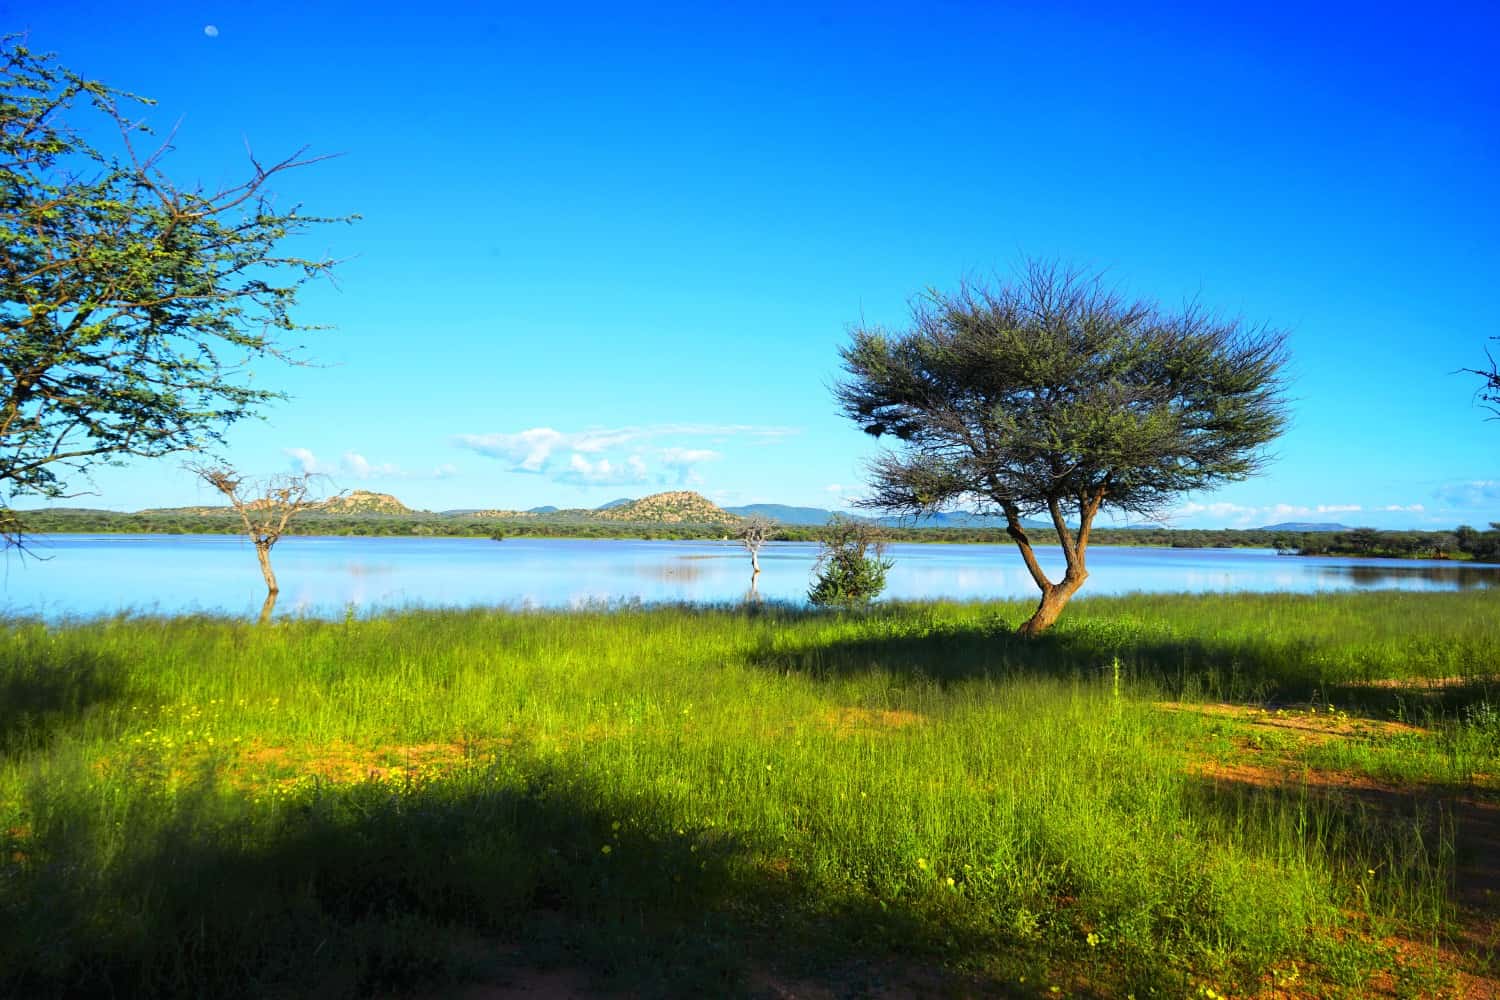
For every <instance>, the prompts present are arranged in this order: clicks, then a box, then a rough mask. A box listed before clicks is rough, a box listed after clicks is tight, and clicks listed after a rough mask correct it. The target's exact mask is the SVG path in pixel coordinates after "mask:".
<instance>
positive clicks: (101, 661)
mask: <svg viewBox="0 0 1500 1000" xmlns="http://www.w3.org/2000/svg"><path fill="white" fill-rule="evenodd" d="M122 677H123V670H122V667H121V665H120V664H119V663H118V662H117V661H115V660H113V659H111V658H109V657H106V656H102V655H100V654H97V653H94V652H91V651H88V650H84V649H78V648H73V649H68V650H66V651H64V652H61V653H48V654H46V655H41V656H37V655H30V654H28V653H25V652H23V653H19V654H17V657H16V658H15V659H8V660H6V659H0V756H11V755H15V754H18V753H21V752H22V751H24V750H27V749H29V748H34V747H38V746H41V745H44V744H46V743H47V742H49V741H50V740H51V739H52V737H53V736H54V735H55V734H56V733H57V732H59V731H60V730H63V729H65V728H67V727H69V726H71V725H74V724H76V723H77V722H79V721H81V720H82V719H83V718H84V717H86V716H87V715H88V713H89V712H90V711H92V710H93V709H95V708H96V707H99V706H102V705H108V704H110V703H113V702H115V701H118V700H119V699H120V698H121V697H122V695H123V693H124V684H123V681H122Z"/></svg>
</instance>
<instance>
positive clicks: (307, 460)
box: [281, 448, 338, 476]
mask: <svg viewBox="0 0 1500 1000" xmlns="http://www.w3.org/2000/svg"><path fill="white" fill-rule="evenodd" d="M281 453H282V454H283V455H286V456H287V457H288V458H290V459H291V460H292V464H294V465H296V466H297V468H298V469H299V470H300V471H301V472H303V473H304V474H305V475H309V476H327V475H332V474H333V473H335V472H337V471H338V467H337V466H329V465H325V464H324V463H323V462H320V461H319V460H318V456H317V455H314V454H313V453H312V452H311V451H309V450H308V449H306V448H283V449H282V452H281Z"/></svg>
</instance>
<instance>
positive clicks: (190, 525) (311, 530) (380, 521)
mask: <svg viewBox="0 0 1500 1000" xmlns="http://www.w3.org/2000/svg"><path fill="white" fill-rule="evenodd" d="M17 513H18V514H19V515H20V518H21V524H22V527H23V530H24V531H26V532H28V533H35V534H46V533H50V532H77V533H125V534H143V535H150V534H160V535H233V534H238V533H239V532H240V531H241V530H242V529H241V525H240V522H239V519H238V518H236V517H234V516H233V515H230V514H193V513H178V512H164V513H159V514H156V513H151V514H120V513H115V512H112V511H102V510H87V509H81V508H55V509H51V510H28V511H18V512H17ZM820 530H821V529H820V528H818V527H817V526H813V525H782V526H781V527H780V528H778V529H777V531H776V534H775V536H774V538H775V540H776V541H784V542H811V541H816V540H817V539H818V535H819V531H820ZM881 531H882V533H883V535H884V536H885V537H886V538H887V539H889V540H890V541H895V542H949V543H989V544H1003V543H1005V542H1007V541H1009V539H1008V538H1007V536H1006V534H1005V530H1004V529H1003V528H910V527H891V528H882V529H881ZM288 534H293V535H371V536H386V537H389V536H417V537H421V536H447V537H455V538H494V539H499V540H503V539H505V538H638V539H659V540H673V539H676V540H708V539H724V538H731V537H733V529H732V528H727V527H725V526H724V525H722V524H662V523H632V522H628V521H577V520H568V521H546V520H540V519H527V520H524V521H513V520H505V519H499V518H486V517H474V516H472V515H466V514H425V513H422V514H323V513H316V512H308V513H305V514H301V515H299V516H298V517H297V518H296V519H295V520H293V521H292V524H291V526H290V530H289V531H288ZM1027 534H1028V535H1030V537H1031V540H1032V541H1033V542H1034V543H1037V544H1041V545H1046V544H1055V543H1056V541H1057V536H1056V534H1055V533H1054V532H1053V531H1052V530H1051V529H1048V528H1041V527H1037V528H1029V529H1028V530H1027ZM1092 542H1093V544H1095V545H1133V546H1157V547H1162V548H1178V549H1208V548H1219V549H1229V548H1259V549H1276V550H1277V551H1279V552H1285V553H1288V554H1297V555H1337V556H1385V557H1392V558H1402V559H1411V558H1420V559H1472V560H1475V561H1478V562H1500V523H1495V524H1491V525H1490V528H1489V530H1487V531H1480V530H1476V529H1474V528H1471V527H1468V526H1464V527H1460V528H1458V529H1457V530H1455V531H1377V530H1375V529H1374V528H1356V529H1353V530H1350V531H1262V530H1258V529H1252V530H1243V529H1234V528H1228V529H1218V530H1204V529H1199V528H1189V529H1180V530H1179V529H1171V528H1101V529H1098V530H1096V531H1095V532H1094V533H1093V538H1092Z"/></svg>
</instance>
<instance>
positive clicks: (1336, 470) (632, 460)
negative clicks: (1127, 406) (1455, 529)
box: [0, 2, 1500, 527]
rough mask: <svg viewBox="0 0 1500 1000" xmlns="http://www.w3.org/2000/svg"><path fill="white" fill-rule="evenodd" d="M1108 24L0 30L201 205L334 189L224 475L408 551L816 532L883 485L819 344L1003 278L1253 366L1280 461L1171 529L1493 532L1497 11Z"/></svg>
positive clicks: (183, 490)
mask: <svg viewBox="0 0 1500 1000" xmlns="http://www.w3.org/2000/svg"><path fill="white" fill-rule="evenodd" d="M1147 6H1148V5H1119V4H1108V5H1103V4H1101V5H1097V6H1093V5H1084V4H1069V5H1043V4H1036V5H1022V6H1006V5H998V4H975V5H969V4H958V3H926V4H921V5H915V4H914V5H909V6H895V5H892V6H881V5H872V4H860V5H849V6H820V7H813V6H807V5H798V6H788V7H776V6H772V5H713V4H694V5H683V6H667V5H616V6H600V7H594V6H589V5H575V6H570V7H566V8H563V7H560V6H559V7H551V6H550V5H526V6H509V5H505V4H491V5H478V4H475V5H472V6H471V5H465V4H445V5H430V6H428V7H424V6H421V5H410V4H402V5H394V4H393V5H388V6H384V7H383V6H382V5H380V4H378V3H360V4H341V3H325V2H318V3H307V2H303V3H299V4H282V3H275V2H271V3H259V4H254V5H251V4H243V3H233V4H230V3H170V2H161V3H153V4H150V5H137V4H117V3H109V4H105V3H81V2H69V3H61V4H53V5H50V7H48V8H45V9H44V7H43V5H40V4H36V3H31V2H26V3H20V4H17V3H14V2H0V20H3V23H4V25H5V27H6V28H7V29H9V30H23V29H24V30H27V31H29V33H30V45H31V46H32V47H33V48H35V49H39V50H51V51H55V52H57V53H58V55H59V56H60V57H61V60H62V62H63V63H64V64H65V65H68V66H70V67H72V68H74V69H77V70H79V71H81V72H83V73H85V74H87V75H90V76H93V77H95V78H98V79H101V80H103V81H105V82H108V83H110V84H112V85H114V86H118V87H121V88H124V89H129V90H132V91H135V92H137V93H141V94H145V95H149V96H151V97H154V98H156V100H157V101H158V102H159V103H158V106H157V107H156V109H154V111H153V112H152V116H151V121H152V123H153V124H155V125H157V126H158V127H161V128H168V127H170V126H171V125H172V124H173V123H174V122H176V121H178V120H179V119H180V120H181V125H180V128H179V131H178V134H177V142H176V146H177V151H176V152H175V153H174V154H173V155H172V156H171V157H170V158H169V159H168V161H167V164H166V166H167V169H168V172H169V173H170V174H171V175H172V176H174V178H176V179H178V180H181V181H195V180H201V181H203V182H204V183H206V184H209V185H216V184H220V183H223V182H226V181H233V180H237V179H240V178H241V177H242V175H243V173H244V169H245V158H244V157H245V154H244V145H245V143H246V142H249V143H250V144H251V145H252V147H253V148H254V150H255V151H256V153H257V154H258V155H260V156H262V157H265V158H270V157H274V156H277V155H284V154H286V153H289V152H291V151H293V150H295V149H297V148H298V147H301V146H303V145H310V146H311V148H312V151H313V152H329V153H340V154H342V155H341V156H340V157H339V158H338V159H335V160H332V161H328V162H325V163H322V164H319V165H317V166H314V167H310V168H308V169H306V170H303V171H298V172H295V173H293V174H289V175H285V176H284V177H283V178H282V179H281V180H280V182H279V183H278V185H277V190H278V193H279V195H280V196H281V197H283V198H284V199H285V200H286V201H288V202H291V201H297V202H301V203H302V204H303V205H304V206H305V209H306V210H307V211H310V212H315V213H320V214H328V215H337V214H343V213H359V214H360V215H361V216H363V221H361V222H360V223H358V224H357V225H355V226H351V227H329V228H327V229H324V230H320V231H319V232H318V233H317V234H316V236H315V237H314V238H313V242H312V245H310V246H309V247H306V249H309V250H311V251H314V252H319V251H326V252H329V253H332V254H334V255H336V256H338V257H341V258H345V263H344V264H343V265H342V266H341V267H340V268H339V272H338V283H337V287H334V286H331V285H320V286H317V287H314V288H312V289H310V290H309V292H308V293H307V294H306V295H305V297H304V300H303V308H302V311H301V318H303V319H304V320H305V321H307V322H309V323H328V324H333V325H334V326H335V327H336V329H334V330H331V331H327V332H321V333H317V334H313V335H310V336H309V338H308V340H307V345H308V349H309V353H310V355H311V356H312V357H314V358H316V359H317V360H318V361H319V362H320V364H321V366H320V367H315V368H294V369H277V368H274V367H271V366H266V367H265V368H264V370H263V371H258V372H257V376H258V377H259V378H261V379H263V380H264V382H265V384H267V385H274V386H276V387H280V388H284V389H286V390H287V391H288V392H290V393H291V394H292V396H293V397H294V398H293V399H291V400H290V401H288V402H285V403H281V404H278V405H276V406H275V407H273V408H271V409H270V410H268V411H267V413H266V419H264V420H262V421H255V422H248V423H244V424H240V425H237V426H235V427H234V428H233V429H232V431H231V433H230V434H229V438H228V446H227V448H226V449H225V455H226V456H227V457H228V458H229V459H230V460H231V461H233V462H234V463H235V464H236V465H238V466H239V467H240V468H242V469H244V470H246V471H251V472H272V471H280V470H283V469H288V468H294V467H297V468H313V469H318V470H323V471H327V472H329V473H330V474H331V476H332V479H333V481H334V482H335V483H336V485H337V486H339V487H343V488H363V489H374V490H380V491H386V492H392V493H395V494H396V495H397V496H399V497H401V498H402V499H403V500H405V501H406V502H407V503H409V504H411V505H413V506H417V507H424V508H430V509H446V508H456V507H506V508H525V507H530V506H534V505H539V504H548V503H550V504H557V505H560V506H593V505H596V504H599V503H602V502H604V501H607V500H610V499H613V498H615V497H619V496H639V495H643V494H645V493H648V492H655V491H657V490H660V489H668V488H692V489H697V490H699V491H701V492H703V493H704V494H706V495H707V496H709V497H711V498H713V499H715V500H717V501H719V502H721V503H725V504H738V503H749V502H757V501H774V502H782V503H794V504H810V505H817V506H838V505H840V504H841V503H842V502H843V500H844V499H845V498H847V497H851V496H857V495H858V494H859V493H860V491H861V483H862V482H863V471H862V470H863V466H864V463H865V461H867V460H868V458H869V457H870V456H871V455H872V454H873V453H874V452H875V450H876V448H877V447H878V445H877V444H876V443H875V442H874V441H872V440H871V439H869V438H866V437H865V436H863V435H862V434H860V433H858V432H857V431H856V430H855V429H854V428H853V427H852V426H849V425H847V424H846V423H845V422H844V421H843V420H842V419H841V418H840V417H838V416H837V415H836V413H835V412H834V407H833V405H832V401H831V398H830V394H829V392H828V384H829V382H830V381H831V380H832V379H833V378H834V377H835V376H836V374H837V354H836V351H837V347H838V345H839V344H840V343H841V342H842V341H843V340H844V339H845V338H846V335H847V333H846V331H847V329H848V327H849V325H850V324H851V323H852V322H854V321H856V320H859V319H861V318H863V319H864V320H865V321H869V322H879V323H886V324H899V323H900V322H901V320H902V318H903V316H904V315H905V314H906V308H907V301H908V299H909V298H910V296H911V295H913V294H914V293H916V292H919V291H920V290H921V289H923V288H925V287H928V286H941V287H951V286H953V285H954V284H956V283H957V282H958V281H959V280H960V279H961V278H963V277H965V276H978V277H985V276H987V275H992V274H996V273H1000V274H1003V273H1005V272H1007V271H1008V270H1009V269H1010V268H1011V267H1012V266H1013V265H1014V264H1015V263H1016V262H1017V260H1018V259H1019V258H1020V257H1021V256H1022V255H1033V256H1042V257H1057V258H1062V259H1065V260H1068V261H1072V262H1076V263H1079V264H1083V265H1086V266H1090V267H1095V268H1098V269H1101V270H1105V271H1107V273H1108V274H1109V275H1110V276H1111V277H1112V278H1113V279H1115V280H1117V281H1118V282H1119V283H1120V285H1121V286H1122V287H1123V288H1125V289H1126V290H1128V291H1130V292H1132V293H1136V294H1139V295H1142V296H1147V297H1151V298H1156V299H1159V300H1162V301H1164V302H1166V303H1169V304H1175V303H1178V302H1180V301H1182V300H1184V299H1185V298H1188V297H1191V296H1197V297H1198V298H1200V299H1201V300H1202V301H1203V302H1205V303H1207V304H1209V305H1212V306H1214V307H1216V308H1218V309H1221V310H1224V311H1226V312H1229V313H1233V314H1240V315H1242V316H1244V317H1245V318H1246V319H1248V320H1250V321H1252V322H1257V323H1260V322H1264V323H1269V324H1271V325H1273V326H1276V327H1281V328H1284V329H1286V330H1288V331H1289V332H1290V338H1291V339H1290V348H1291V353H1292V357H1293V362H1292V372H1291V374H1292V376H1293V381H1292V387H1291V394H1292V396H1293V398H1294V403H1293V425H1292V427H1291V429H1290V430H1289V432H1288V433H1287V434H1286V435H1285V437H1284V438H1283V439H1282V440H1281V441H1280V442H1279V443H1278V444H1277V446H1276V448H1275V453H1276V456H1277V457H1276V460H1275V461H1274V462H1273V463H1272V464H1271V466H1270V467H1269V469H1268V471H1267V472H1266V473H1265V474H1264V475H1263V476H1261V477H1259V478H1257V479H1254V480H1252V481H1249V482H1246V483H1242V484H1236V485H1233V486H1229V487H1225V488H1224V489H1221V490H1219V491H1217V492H1215V493H1213V494H1209V495H1202V496H1194V497H1187V498H1184V501H1183V505H1182V506H1181V508H1180V509H1179V511H1178V513H1177V515H1176V517H1175V520H1174V523H1176V524H1178V525H1181V526H1231V525H1254V524H1263V523H1267V522H1271V521H1281V520H1322V521H1334V520H1337V521H1342V522H1344V523H1350V524H1372V525H1379V526H1392V527H1394V526H1433V525H1443V526H1452V525H1455V524H1457V523H1460V522H1464V523H1471V524H1483V523H1485V522H1487V521H1490V520H1500V422H1487V421H1486V419H1485V417H1486V415H1487V414H1486V413H1485V411H1484V410H1483V409H1481V408H1479V407H1478V406H1476V405H1475V401H1474V397H1473V389H1474V388H1475V385H1476V380H1474V379H1473V378H1471V377H1465V376H1459V375H1454V374H1452V373H1453V372H1454V371H1455V370H1456V369H1459V368H1463V367H1473V366H1477V365H1478V364H1479V363H1480V362H1481V361H1483V359H1484V348H1485V345H1486V343H1487V340H1486V338H1487V337H1488V336H1491V335H1495V334H1500V323H1497V322H1496V316H1495V312H1496V311H1495V305H1494V301H1495V291H1496V289H1497V287H1500V285H1497V278H1496V275H1497V274H1500V242H1497V240H1496V238H1495V234H1496V233H1497V232H1500V199H1497V198H1496V197H1495V190H1494V188H1495V181H1496V179H1497V178H1500V128H1497V126H1500V121H1497V118H1500V110H1497V109H1500V83H1497V79H1500V77H1497V75H1496V74H1495V72H1494V67H1495V66H1496V65H1497V64H1500V13H1497V9H1496V7H1495V6H1494V5H1493V4H1472V5H1445V4H1441V3H1436V4H1426V5H1418V6H1412V5H1406V6H1403V7H1401V8H1390V9H1382V8H1380V7H1379V6H1372V5H1370V4H1361V5H1358V6H1355V5H1348V6H1335V5H1317V6H1318V10H1317V12H1312V11H1311V7H1312V5H1300V4H1299V5H1286V6H1282V7H1277V6H1274V5H1249V6H1247V7H1246V8H1245V9H1244V10H1243V11H1239V12H1230V11H1218V10H1216V11H1205V10H1202V9H1197V6H1187V5H1184V6H1182V7H1179V8H1171V7H1167V6H1154V5H1152V6H1153V9H1151V10H1147V9H1146V8H1147ZM1199 6H1205V7H1208V6H1212V7H1218V6H1221V5H1199ZM1224 6H1227V5H1224ZM544 7H546V8H547V9H543V8H544ZM209 25H213V26H214V27H215V29H216V34H212V35H211V34H210V33H208V32H206V31H205V28H206V27H207V26H209ZM103 138H105V137H104V136H102V135H101V139H103ZM94 488H95V490H96V491H97V493H96V495H94V496H91V497H81V498H79V499H77V500H75V501H72V502H74V503H86V504H89V505H96V506H107V507H113V508H118V509H135V508H138V507H143V506H155V505H168V504H180V503H195V502H208V501H209V500H210V499H211V498H210V496H209V495H208V493H207V492H206V490H205V489H203V488H200V487H199V486H197V485H196V484H195V483H194V482H193V481H192V479H191V477H189V476H188V475H187V474H185V473H182V472H181V471H180V470H178V468H177V467H176V463H175V462H173V461H172V460H167V461H164V462H163V461H159V462H151V463H144V462H143V463H138V464H135V465H132V466H129V467H127V468H122V469H110V470H104V471H101V472H100V473H98V474H97V475H96V476H95V477H94Z"/></svg>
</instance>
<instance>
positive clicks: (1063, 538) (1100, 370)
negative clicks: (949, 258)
mask: <svg viewBox="0 0 1500 1000" xmlns="http://www.w3.org/2000/svg"><path fill="white" fill-rule="evenodd" d="M1282 343H1283V338H1282V336H1281V335H1279V334H1275V333H1271V332H1268V331H1264V330H1258V331H1257V330H1247V329H1245V328H1244V327H1243V326H1242V325H1241V324H1240V323H1239V322H1237V321H1232V320H1231V321H1225V320H1221V319H1218V318H1216V317H1214V316H1213V315H1211V314H1209V313H1208V312H1207V311H1205V310H1203V309H1201V308H1199V307H1197V306H1189V307H1187V308H1185V309H1183V310H1181V311H1179V312H1175V313H1171V312H1167V311H1164V310H1163V309H1161V308H1160V307H1159V306H1157V305H1155V304H1154V303H1149V302H1144V301H1127V300H1126V299H1124V298H1122V297H1121V296H1119V295H1118V294H1116V293H1115V292H1113V291H1110V290H1108V289H1106V288H1105V287H1104V285H1103V283H1102V279H1101V278H1100V277H1098V276H1092V277H1091V276H1088V275H1085V274H1083V273H1082V272H1079V271H1075V270H1066V269H1063V268H1060V267H1058V266H1056V265H1051V264H1044V263H1039V262H1035V261H1033V262H1029V263H1028V264H1027V266H1026V267H1025V268H1024V269H1023V271H1022V272H1021V274H1020V276H1019V277H1018V279H1017V280H1016V281H1015V282H1013V283H1012V284H1009V285H1005V286H1003V287H1001V288H999V289H995V290H991V289H988V288H985V287H982V286H965V287H963V288H961V289H960V290H959V291H958V292H957V293H956V294H951V295H950V294H945V293H942V292H939V291H936V290H932V291H929V292H928V293H927V294H926V295H925V296H924V297H922V298H920V299H919V300H917V302H916V303H915V304H914V306H913V309H912V318H911V326H910V327H909V328H908V329H906V330H903V331H900V332H896V333H891V332H888V331H886V330H884V329H881V328H879V327H859V328H856V329H855V330H854V331H853V335H852V338H851V341H850V343H849V344H847V345H846V346H845V347H844V348H843V349H842V350H841V352H840V353H841V354H842V356H843V360H844V370H845V372H846V374H847V378H846V379H845V381H843V382H842V383H840V384H839V385H838V386H837V387H836V389H835V392H836V395H837V398H838V402H839V405H840V407H841V408H842V409H843V411H844V413H845V415H846V416H848V417H849V418H850V419H852V420H854V421H855V422H856V423H857V424H858V425H859V426H860V427H862V428H863V429H864V430H865V431H866V432H868V433H870V434H872V435H874V436H876V437H882V436H887V435H889V436H890V437H893V438H895V439H896V440H897V441H898V442H900V451H899V452H889V453H887V454H885V455H883V456H881V457H880V458H879V459H877V460H876V462H875V465H874V473H875V482H874V484H873V486H874V489H873V492H872V495H871V498H870V499H869V500H868V501H867V502H866V504H865V506H868V507H874V508H878V509H883V510H891V511H898V512H903V513H913V514H925V513H930V512H933V511H938V510H941V509H944V508H948V507H953V506H955V505H958V504H964V505H967V506H971V507H977V508H979V509H980V511H981V512H983V513H990V512H996V513H1000V514H1003V515H1004V517H1005V519H1006V523H1007V532H1008V534H1009V535H1010V537H1011V538H1012V539H1013V540H1014V541H1015V542H1016V545H1017V547H1018V548H1019V549H1020V551H1021V555H1022V558H1023V559H1024V560H1025V562H1026V566H1027V569H1028V571H1029V572H1030V574H1031V577H1032V579H1033V581H1034V582H1035V583H1036V585H1037V588H1038V589H1039V590H1041V592H1042V603H1041V605H1040V606H1039V607H1038V609H1037V614H1036V615H1035V616H1034V617H1033V619H1032V620H1031V621H1030V622H1028V623H1027V624H1026V625H1025V626H1023V627H1024V628H1025V629H1026V630H1027V631H1028V632H1029V633H1032V634H1035V633H1037V632H1040V631H1042V630H1043V629H1045V628H1047V627H1048V626H1049V625H1050V624H1051V622H1052V621H1053V620H1055V618H1056V617H1057V615H1058V613H1059V612H1060V611H1061V609H1062V606H1063V605H1064V604H1065V603H1066V602H1067V601H1068V599H1069V598H1070V597H1071V596H1072V595H1073V594H1074V593H1075V592H1076V591H1077V590H1078V588H1079V587H1081V586H1082V585H1083V581H1084V580H1085V579H1086V578H1087V576H1088V573H1087V570H1086V568H1085V562H1086V560H1085V553H1086V550H1087V547H1088V539H1089V533H1090V531H1091V529H1092V526H1093V521H1094V517H1095V515H1097V514H1098V512H1099V510H1100V509H1102V508H1104V507H1112V508H1115V509H1117V510H1122V511H1126V512H1130V513H1134V514H1137V515H1159V514H1160V513H1161V512H1162V511H1163V510H1164V509H1165V508H1166V507H1167V506H1168V504H1169V501H1170V500H1171V499H1172V498H1174V497H1176V496H1178V495H1180V494H1182V493H1183V492H1185V491H1189V490H1197V489H1204V488H1208V487H1212V486H1215V485H1217V484H1219V483H1223V482H1228V481H1232V480H1237V479H1243V478H1245V477H1246V476H1248V475H1250V474H1251V473H1252V472H1254V471H1256V469H1257V468H1259V466H1260V463H1261V461H1262V456H1261V448H1262V447H1263V446H1264V445H1266V444H1267V443H1269V442H1270V441H1271V440H1272V439H1274V438H1275V437H1276V436H1277V434H1279V433H1280V432H1281V429H1282V427H1283V426H1284V424H1285V416H1284V413H1283V404H1282V400H1281V397H1280V390H1281V378H1280V370H1281V366H1282V363H1283V360H1284V356H1283V348H1282ZM1031 513H1046V514H1048V515H1049V516H1050V518H1051V521H1052V524H1053V526H1054V527H1055V529H1056V531H1057V535H1058V542H1059V544H1060V545H1061V546H1062V549H1063V554H1064V556H1065V558H1066V560H1067V572H1066V574H1065V576H1064V577H1063V578H1062V580H1060V581H1057V582H1054V581H1052V580H1050V579H1049V578H1048V577H1047V575H1046V573H1045V572H1044V571H1043V570H1042V568H1041V566H1040V564H1039V563H1038V562H1037V560H1036V558H1035V556H1034V554H1033V552H1032V548H1031V543H1030V540H1029V538H1028V537H1027V534H1026V529H1025V527H1024V525H1023V524H1022V523H1021V518H1022V517H1023V516H1024V515H1027V514H1031ZM1068 514H1073V515H1076V525H1077V526H1076V535H1075V534H1074V530H1075V529H1070V528H1069V527H1068V524H1067V521H1066V515H1068Z"/></svg>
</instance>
